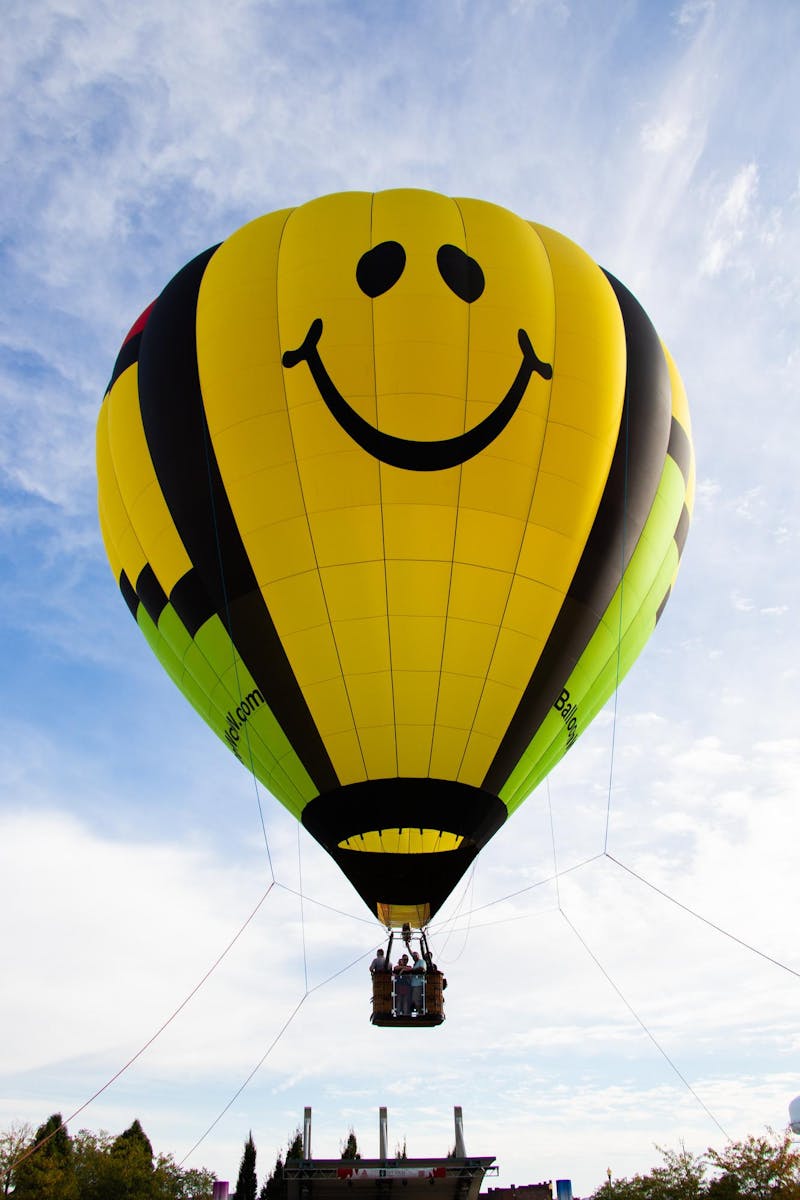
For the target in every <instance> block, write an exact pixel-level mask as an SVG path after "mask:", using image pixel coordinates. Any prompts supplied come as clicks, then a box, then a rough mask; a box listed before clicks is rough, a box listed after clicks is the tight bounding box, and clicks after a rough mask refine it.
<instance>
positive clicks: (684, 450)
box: [667, 417, 692, 483]
mask: <svg viewBox="0 0 800 1200" xmlns="http://www.w3.org/2000/svg"><path fill="white" fill-rule="evenodd" d="M667 454H668V455H669V456H670V458H672V459H674V460H675V462H676V463H677V465H678V468H679V469H680V473H681V475H682V476H683V482H684V483H688V482H689V471H690V469H691V466H692V443H691V441H690V440H689V435H688V433H687V432H686V430H685V429H684V428H683V426H682V425H681V424H679V422H678V421H676V420H675V418H674V417H673V418H672V425H671V427H670V431H669V446H668V447H667Z"/></svg>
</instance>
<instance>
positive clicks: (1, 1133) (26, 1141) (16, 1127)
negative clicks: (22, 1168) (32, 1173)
mask: <svg viewBox="0 0 800 1200" xmlns="http://www.w3.org/2000/svg"><path fill="white" fill-rule="evenodd" d="M31 1145H33V1129H32V1128H31V1126H30V1125H29V1124H28V1122H27V1121H25V1122H24V1123H23V1124H16V1123H15V1124H13V1125H12V1126H11V1128H10V1129H4V1130H0V1183H2V1187H3V1196H8V1195H9V1194H10V1192H11V1190H12V1187H13V1185H14V1177H15V1174H16V1172H15V1170H14V1164H15V1163H16V1161H17V1159H18V1158H19V1157H20V1156H21V1155H22V1154H23V1153H24V1152H25V1150H26V1149H27V1148H28V1146H31Z"/></svg>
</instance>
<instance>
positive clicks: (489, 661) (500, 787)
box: [97, 190, 694, 929]
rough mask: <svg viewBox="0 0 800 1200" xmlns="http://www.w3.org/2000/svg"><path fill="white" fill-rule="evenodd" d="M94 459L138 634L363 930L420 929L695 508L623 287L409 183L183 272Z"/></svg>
mask: <svg viewBox="0 0 800 1200" xmlns="http://www.w3.org/2000/svg"><path fill="white" fill-rule="evenodd" d="M97 464H98V479H99V511H100V522H101V527H102V532H103V538H104V541H105V546H106V549H107V553H108V558H109V560H110V563H111V566H112V569H113V572H114V575H115V577H116V579H117V581H118V583H119V587H120V590H121V592H122V594H123V596H124V598H125V600H126V601H127V603H128V606H129V607H130V610H131V612H132V613H133V615H134V617H135V619H136V621H137V623H138V625H139V627H140V628H141V630H142V633H143V634H144V636H145V638H146V639H147V641H148V642H149V644H150V646H151V648H152V650H153V651H154V653H155V654H156V655H157V657H158V658H159V660H160V662H161V663H162V664H163V666H164V668H165V669H166V670H167V672H168V673H169V674H170V676H171V677H172V679H173V680H174V681H175V683H176V684H177V685H178V687H179V688H180V689H181V691H182V692H183V693H184V695H185V696H186V697H187V699H188V700H189V701H190V702H191V703H192V704H193V705H194V706H195V708H196V709H197V710H198V712H199V713H200V714H201V716H202V717H203V718H204V719H205V720H206V722H207V723H208V724H209V726H210V727H211V728H212V729H213V730H214V732H215V733H216V734H217V735H218V736H219V737H220V738H221V739H222V741H223V742H224V743H225V744H226V745H227V746H228V747H229V749H230V751H231V752H232V753H233V754H234V755H235V756H236V757H237V758H238V759H240V761H241V762H242V763H243V764H244V765H245V767H246V768H247V769H249V770H251V771H252V772H254V774H255V775H256V776H257V778H258V779H259V780H260V781H261V782H262V783H263V784H264V785H265V786H266V787H267V788H268V789H269V791H270V792H272V793H273V795H274V796H276V797H277V798H278V800H280V801H281V802H282V803H283V804H284V805H285V806H286V808H288V809H289V810H290V811H291V812H292V813H294V814H295V816H296V817H297V818H298V819H299V820H300V821H302V823H303V825H304V826H305V828H306V829H307V830H308V831H309V832H310V833H311V834H312V835H313V836H314V837H315V838H316V839H317V841H318V842H320V843H321V845H322V846H324V847H325V849H326V850H327V851H328V853H329V854H330V855H331V856H332V857H333V858H334V859H335V861H336V862H337V863H338V865H339V866H340V868H341V869H342V871H343V872H344V874H345V875H346V876H347V878H348V879H349V880H350V881H351V883H352V884H353V886H354V887H355V888H356V890H357V891H358V893H359V894H360V895H361V897H362V898H363V899H364V901H365V902H366V903H367V905H368V906H369V907H370V909H371V911H372V912H373V913H374V914H376V915H377V916H378V918H379V919H380V920H381V921H382V922H383V923H384V924H385V925H386V926H387V928H399V927H400V926H402V925H403V924H404V923H408V924H409V925H410V926H413V927H414V928H415V929H424V927H425V926H426V925H427V923H428V922H429V920H430V918H431V917H432V916H433V914H434V913H435V912H436V911H437V909H439V907H440V906H441V905H442V903H443V902H444V900H445V899H446V897H447V896H448V895H449V893H450V892H451V890H452V889H453V887H454V886H455V885H456V883H457V882H458V880H459V879H460V878H461V877H462V875H463V874H464V872H465V871H466V869H467V868H468V867H469V865H470V864H471V863H472V862H473V860H474V859H475V856H476V855H477V854H478V852H479V851H480V850H481V848H482V847H483V846H485V845H486V843H487V842H488V840H489V839H490V838H491V837H492V835H493V834H494V833H496V832H497V830H498V829H499V828H500V827H501V826H502V825H503V823H504V822H505V820H506V818H507V817H508V816H509V814H511V813H512V812H513V811H514V810H515V809H516V808H517V807H518V806H519V805H520V804H521V803H522V801H523V800H524V799H525V797H526V796H527V795H528V794H529V793H530V792H531V791H532V790H533V789H534V788H535V787H536V786H537V784H538V783H539V782H540V781H541V780H542V779H543V778H544V776H545V775H546V774H547V773H548V772H549V771H550V770H551V769H552V768H553V767H554V766H555V764H556V763H557V762H558V761H559V760H560V759H561V758H562V756H563V755H564V754H565V753H566V752H567V751H568V750H569V749H570V748H571V747H572V746H573V744H574V743H575V741H576V740H577V738H578V737H579V735H580V734H581V732H582V731H583V730H584V729H585V728H586V726H587V725H588V724H589V722H590V721H591V720H592V718H593V717H594V716H595V714H596V713H597V712H598V711H599V710H600V708H601V707H602V706H603V704H604V703H605V702H606V701H607V699H608V698H609V696H610V695H611V694H612V693H613V691H614V689H615V687H616V686H617V683H618V681H619V679H620V678H621V677H622V676H623V675H624V674H625V672H626V671H627V670H628V668H629V667H630V666H631V664H632V663H633V661H634V659H635V658H636V657H637V655H638V654H639V652H640V651H641V649H642V647H643V646H644V644H645V642H646V641H647V639H648V637H649V636H650V634H651V632H652V631H653V629H654V627H655V625H656V622H657V621H658V619H659V617H660V615H661V612H662V610H663V608H664V605H665V603H666V601H667V598H668V596H669V594H670V589H671V588H672V585H673V582H674V579H675V576H676V573H677V570H678V563H679V559H680V555H681V551H682V548H683V544H684V540H685V537H686V532H687V528H688V524H689V515H690V511H691V506H692V499H693V493H694V462H693V451H692V443H691V435H690V424H689V415H688V407H687V402H686V396H685V392H684V388H683V386H682V383H681V380H680V377H679V375H678V372H677V370H676V368H675V365H674V363H673V361H672V358H671V357H670V355H669V352H668V351H667V350H666V348H665V347H664V346H663V344H662V343H661V341H660V339H659V337H658V335H657V333H656V331H655V329H654V328H653V326H652V324H651V322H650V320H649V319H648V317H647V315H646V314H645V312H644V311H643V309H642V308H641V306H640V304H639V303H638V302H637V300H636V299H635V298H634V297H633V295H632V294H631V293H630V292H629V291H628V290H627V289H626V288H625V287H624V286H623V284H621V283H620V282H619V281H618V280H617V279H615V278H614V277H613V276H612V275H610V274H609V273H608V272H607V271H604V270H602V269H601V268H600V267H599V266H597V264H596V263H595V262H594V261H593V260H592V259H591V258H590V257H589V256H588V255H587V254H586V253H585V252H584V251H582V250H581V249H580V248H579V247H578V246H577V245H575V244H574V243H573V242H571V241H570V240H569V239H568V238H566V237H564V236H563V235H562V234H560V233H557V232H555V231H554V230H552V229H549V228H546V227H544V226H542V225H537V224H535V223H533V222H530V221H527V220H523V219H522V218H520V217H518V216H516V215H514V214H513V213H511V212H509V211H508V210H506V209H504V208H501V207H498V206H496V205H494V204H490V203H487V202H484V201H481V200H474V199H452V198H449V197H445V196H441V195H438V194H436V193H433V192H428V191H420V190H392V191H386V192H379V193H376V194H369V193H361V192H349V193H343V194H337V195H330V196H325V197H322V198H320V199H317V200H313V201H311V202H309V203H307V204H303V205H301V206H299V207H297V208H292V209H284V210H282V211H279V212H273V213H270V214H268V215H266V216H263V217H260V218H259V219H257V220H255V221H252V222H251V223H249V224H247V225H245V226H244V227H243V228H242V229H240V230H239V231H238V232H236V233H234V234H233V235H232V236H231V237H229V238H228V239H227V240H226V241H224V242H222V243H221V244H220V245H218V246H214V247H212V248H211V249H209V250H207V251H205V253H203V254H200V255H199V256H198V257H197V258H195V259H194V260H193V261H191V262H190V263H188V264H187V265H186V266H185V267H184V268H183V269H182V270H181V271H179V272H178V274H177V275H176V276H175V277H174V278H173V279H172V281H171V282H170V283H168V284H167V286H166V287H165V289H164V291H163V292H162V293H161V294H160V296H159V297H158V299H157V300H156V301H155V302H154V303H153V304H152V305H151V306H150V307H149V308H148V309H147V310H146V311H145V312H144V313H143V314H142V316H141V317H140V318H139V320H138V321H137V322H136V323H135V325H134V326H133V328H132V329H131V331H130V333H129V334H128V336H127V338H126V339H125V342H124V344H123V346H122V349H121V351H120V353H119V356H118V358H117V362H116V365H115V367H114V370H113V374H112V377H111V382H110V384H109V387H108V391H107V393H106V395H105V398H104V401H103V405H102V408H101V411H100V417H99V422H98V430H97Z"/></svg>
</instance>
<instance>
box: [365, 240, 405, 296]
mask: <svg viewBox="0 0 800 1200" xmlns="http://www.w3.org/2000/svg"><path fill="white" fill-rule="evenodd" d="M405 265H406V252H405V250H404V249H403V247H402V246H401V245H400V243H399V242H380V243H379V244H378V245H377V246H373V247H372V249H371V250H367V251H366V253H365V254H362V255H361V258H360V259H359V260H358V266H357V267H356V282H357V284H358V286H359V287H360V288H361V290H362V292H363V293H364V294H365V295H366V296H370V297H371V298H372V299H373V300H374V299H375V297H376V296H382V295H383V293H384V292H388V290H389V288H391V287H394V285H395V284H396V283H397V281H398V279H399V278H400V276H401V275H402V274H403V268H404V267H405Z"/></svg>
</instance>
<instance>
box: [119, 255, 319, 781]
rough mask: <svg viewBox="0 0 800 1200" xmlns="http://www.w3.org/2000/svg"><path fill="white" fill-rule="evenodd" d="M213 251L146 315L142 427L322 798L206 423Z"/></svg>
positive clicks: (214, 587)
mask: <svg viewBox="0 0 800 1200" xmlns="http://www.w3.org/2000/svg"><path fill="white" fill-rule="evenodd" d="M216 249H217V247H216V246H214V247H212V248H211V249H210V250H207V251H205V252H204V253H203V254H200V255H198V257H197V258H195V259H193V260H192V262H190V263H188V264H187V265H186V266H185V267H184V268H183V269H182V270H181V271H179V272H178V274H177V275H176V276H175V277H174V279H172V280H171V282H170V283H169V284H168V285H167V287H166V288H165V289H164V291H163V292H162V293H161V295H160V296H159V298H158V300H157V301H156V303H155V306H154V308H153V310H152V312H151V313H150V316H149V318H148V321H147V325H146V326H145V328H144V331H143V333H142V341H141V346H140V350H139V401H140V406H141V413H142V424H143V426H144V432H145V437H146V439H147V446H148V449H149V452H150V457H151V459H152V462H153V468H154V470H155V473H156V477H157V479H158V483H159V486H160V488H161V491H162V493H163V496H164V499H165V501H166V503H167V507H168V508H169V511H170V514H171V516H172V520H173V522H174V523H175V528H176V530H177V532H178V534H179V536H180V538H181V541H182V542H183V544H184V546H185V548H186V552H187V554H188V556H189V558H190V560H191V562H192V564H193V567H194V570H195V571H196V572H197V575H198V579H199V581H200V583H201V584H202V587H203V588H204V589H205V591H206V593H207V595H208V597H209V598H210V601H211V604H212V605H213V610H214V612H216V613H217V615H218V616H219V618H220V620H221V621H222V623H223V625H224V626H225V628H226V629H227V630H228V631H229V633H230V636H231V639H232V641H233V643H234V645H235V646H236V649H237V651H238V652H239V655H240V656H241V659H242V661H243V662H244V664H245V666H246V667H247V670H248V671H249V672H250V674H251V675H252V677H253V679H254V681H255V683H256V686H257V687H258V688H259V689H260V690H261V692H262V694H263V696H264V698H265V700H266V701H267V703H268V704H269V706H270V708H271V709H272V711H273V713H274V715H275V718H276V720H277V721H278V723H279V724H280V726H281V728H282V729H283V731H284V733H285V734H286V737H287V738H288V739H289V741H290V742H291V744H292V746H293V747H294V748H295V750H296V751H297V753H298V755H299V756H300V758H301V760H302V762H303V764H304V766H305V768H306V770H307V771H308V773H309V775H310V776H311V778H312V779H313V781H314V783H315V785H316V786H317V788H318V789H319V790H320V791H323V790H329V789H332V788H334V787H336V786H337V784H338V779H337V777H336V773H335V771H334V769H333V766H332V764H331V761H330V758H329V757H328V753H327V751H326V749H325V746H324V744H323V741H322V738H321V737H320V735H319V732H318V731H317V727H316V725H315V724H314V721H313V720H312V717H311V713H310V712H309V709H308V705H307V704H306V702H305V699H304V697H303V694H302V692H301V691H300V688H299V687H298V685H297V681H296V680H295V677H294V674H293V672H292V669H291V667H290V665H289V660H288V658H287V657H286V652H285V651H284V649H283V646H282V645H281V642H280V639H279V637H278V634H277V632H276V630H275V626H274V624H273V622H272V618H271V617H270V614H269V611H268V609H267V607H266V605H265V603H264V599H263V596H262V594H261V591H260V589H259V586H258V581H257V580H256V577H255V575H254V573H253V569H252V567H251V565H250V560H249V558H248V556H247V551H246V550H245V547H244V543H243V542H242V539H241V536H240V534H239V530H238V529H237V527H236V521H235V519H234V516H233V512H232V510H231V506H230V504H229V502H228V497H227V494H226V491H225V485H224V483H223V481H222V477H221V474H220V470H219V466H218V464H217V460H216V456H215V455H214V451H213V447H212V446H211V439H210V436H209V433H208V427H207V424H206V419H205V412H204V409H203V398H202V392H201V389H200V377H199V372H198V366H197V338H196V318H197V297H198V293H199V290H200V283H201V281H202V278H203V274H204V272H205V269H206V266H207V265H208V262H209V260H210V259H211V257H212V255H213V254H214V252H215V250H216Z"/></svg>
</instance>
